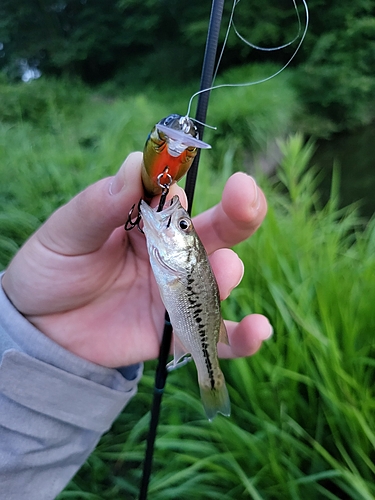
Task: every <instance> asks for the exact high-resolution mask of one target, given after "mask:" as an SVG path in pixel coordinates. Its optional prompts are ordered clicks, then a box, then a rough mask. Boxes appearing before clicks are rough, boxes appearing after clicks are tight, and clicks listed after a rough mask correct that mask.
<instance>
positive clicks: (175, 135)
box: [156, 123, 211, 149]
mask: <svg viewBox="0 0 375 500" xmlns="http://www.w3.org/2000/svg"><path fill="white" fill-rule="evenodd" d="M156 128H157V129H158V130H160V132H163V134H165V135H166V136H167V137H170V138H171V139H172V140H174V141H179V142H181V143H182V144H184V145H185V146H192V147H194V148H200V149H211V146H210V144H207V142H203V141H200V140H199V139H196V138H195V137H193V136H191V135H190V134H186V133H185V132H182V130H176V129H173V128H170V127H167V125H163V124H162V123H157V124H156Z"/></svg>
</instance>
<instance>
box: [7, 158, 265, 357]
mask: <svg viewBox="0 0 375 500" xmlns="http://www.w3.org/2000/svg"><path fill="white" fill-rule="evenodd" d="M141 159H142V155H141V153H133V154H131V155H130V156H129V157H128V158H127V159H126V160H125V162H124V164H123V165H122V167H121V168H120V170H119V172H118V173H117V174H116V176H115V177H109V178H106V179H102V180H100V181H98V182H97V183H95V184H93V185H91V186H89V187H88V188H87V189H85V190H84V191H83V192H81V193H80V194H78V195H77V196H76V197H75V198H73V199H72V200H71V201H70V202H69V203H67V204H66V205H64V206H63V207H61V208H60V209H59V210H57V211H56V212H54V213H53V214H52V215H51V217H50V218H49V219H48V220H47V221H46V222H45V223H44V224H43V225H42V226H41V227H40V228H39V230H38V231H36V233H34V234H33V235H32V236H31V237H30V239H29V240H28V241H27V242H26V243H25V244H24V246H23V247H22V248H21V249H20V250H19V252H18V253H17V254H16V255H15V257H14V258H13V260H12V262H11V263H10V265H9V267H8V269H7V271H6V273H5V275H4V276H3V280H2V284H3V288H4V290H5V292H6V294H7V295H8V297H9V298H10V300H11V301H12V303H13V304H14V306H15V307H16V308H17V309H18V310H19V311H20V312H21V313H22V314H23V315H25V316H26V318H27V319H28V320H29V321H30V322H31V323H33V324H34V325H35V326H36V327H37V328H38V329H39V330H40V331H42V332H43V333H44V334H45V335H47V336H48V337H50V338H51V339H52V340H54V341H55V342H57V343H58V344H60V345H62V346H63V347H65V348H66V349H68V350H69V351H71V352H73V353H74V354H76V355H78V356H80V357H82V358H84V359H87V360H89V361H92V362H94V363H97V364H99V365H103V366H106V367H120V366H126V365H130V364H133V363H137V362H139V361H145V360H147V359H153V358H156V357H157V355H158V352H159V345H160V340H161V335H162V332H163V325H164V306H163V304H162V301H161V299H160V295H159V291H158V288H157V285H156V283H155V280H154V277H153V274H152V271H151V268H150V264H149V259H148V254H147V248H146V243H145V238H144V236H143V235H142V234H141V233H140V232H139V231H137V230H133V231H131V232H125V230H124V227H123V226H124V224H125V221H126V219H127V214H128V211H129V208H130V207H131V206H132V205H133V203H137V202H138V201H139V199H140V198H141V197H142V196H143V187H142V183H141V173H140V172H141ZM175 194H178V195H179V197H180V199H181V201H182V203H184V202H185V204H186V199H185V193H184V191H183V190H182V189H181V188H180V187H178V186H177V185H173V186H172V187H171V189H170V195H169V196H170V197H171V196H173V195H175ZM266 211H267V205H266V200H265V197H264V195H263V193H262V191H261V190H260V188H259V187H257V185H256V184H255V182H254V180H253V179H252V178H251V177H249V176H248V175H246V174H243V173H237V174H234V175H233V176H232V177H231V178H230V179H229V180H228V182H227V184H226V186H225V188H224V191H223V197H222V201H221V203H219V204H218V205H216V206H215V207H213V208H211V209H210V210H208V211H206V212H204V213H202V214H200V215H199V216H197V217H196V218H195V219H194V225H195V228H196V230H197V232H198V234H199V235H200V237H201V240H202V242H203V244H204V245H205V247H206V249H207V252H208V253H209V255H210V262H211V265H212V268H213V270H214V273H215V275H216V278H217V281H218V285H219V289H220V295H221V298H226V297H227V296H228V295H229V293H230V291H231V290H232V289H233V288H234V287H235V286H236V285H237V284H238V283H239V281H240V280H241V278H242V274H243V265H242V262H241V261H240V259H239V258H238V257H237V255H236V254H235V253H234V252H233V251H232V250H230V249H229V248H230V247H231V246H233V245H235V244H236V243H239V242H240V241H242V240H245V239H246V238H248V237H249V236H250V235H251V234H252V233H253V232H254V231H255V230H256V229H257V228H258V227H259V225H260V224H261V222H262V220H263V218H264V216H265V214H266ZM226 324H227V330H228V335H229V340H230V344H231V345H230V347H229V346H226V345H222V344H219V345H218V349H219V355H221V356H223V357H236V356H248V355H250V354H253V353H254V352H256V351H257V350H258V348H259V347H260V345H261V343H262V340H264V339H266V338H268V337H269V336H270V335H271V333H272V328H271V326H270V324H269V322H268V320H267V319H266V318H265V317H264V316H261V315H258V314H253V315H250V316H247V317H245V318H244V319H243V320H242V321H241V322H240V323H235V322H226Z"/></svg>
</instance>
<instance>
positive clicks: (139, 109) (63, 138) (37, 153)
mask: <svg viewBox="0 0 375 500" xmlns="http://www.w3.org/2000/svg"><path fill="white" fill-rule="evenodd" d="M37 83H41V81H40V82H35V84H37ZM284 83H285V82H284ZM62 85H64V86H66V85H67V84H66V82H65V83H62ZM28 88H31V87H28ZM37 88H38V87H37V85H35V87H34V90H33V92H35V93H36V94H38V90H37ZM45 88H47V87H45ZM51 88H52V87H51ZM20 91H21V92H23V89H22V90H20ZM229 91H230V90H228V92H229ZM25 92H26V91H25ZM61 92H62V90H61ZM251 92H253V90H252V91H251ZM258 92H259V94H258ZM263 92H264V93H263ZM270 92H271V94H273V92H274V89H272V87H271V89H270ZM283 92H284V91H283ZM189 93H190V89H187V90H184V91H183V92H182V95H183V98H181V96H180V97H179V94H177V93H176V95H173V98H175V97H176V101H174V102H175V105H176V107H177V108H179V106H180V105H181V106H182V105H184V104H185V103H186V97H185V94H186V95H187V96H189ZM285 93H286V94H285V95H287V94H288V91H287V90H285ZM172 94H173V92H172ZM170 95H171V93H168V94H165V95H164V94H157V93H156V92H151V91H150V94H149V95H148V96H145V95H143V94H137V95H134V96H127V97H126V98H124V99H116V100H113V99H112V100H109V99H107V98H103V97H102V96H100V95H98V94H93V93H90V94H88V95H86V97H84V98H82V101H80V102H81V104H80V105H79V106H78V110H77V111H78V112H76V113H73V114H71V113H68V112H66V111H65V110H64V106H65V104H63V107H62V108H61V109H60V107H57V104H53V106H52V107H51V108H48V109H49V111H48V109H47V108H45V109H47V111H45V112H43V113H41V117H42V120H41V121H38V120H37V119H36V118H35V120H34V119H31V120H29V119H23V120H22V121H20V122H15V119H16V115H14V116H13V118H12V120H11V121H9V122H3V123H0V158H1V162H0V175H1V178H2V182H1V184H0V235H1V236H0V265H1V266H4V265H6V263H7V262H8V260H9V258H10V257H11V255H12V254H13V253H14V251H15V250H16V249H17V247H18V246H19V245H20V244H21V243H22V241H23V240H24V239H25V238H26V237H27V236H28V235H29V234H30V233H31V232H32V231H33V230H34V229H35V228H36V227H37V226H38V225H39V223H40V221H43V220H44V219H45V218H46V217H47V216H48V214H49V213H50V212H51V211H52V210H54V209H55V208H57V206H59V205H61V203H64V202H65V201H67V200H68V199H69V198H70V197H71V196H72V195H73V194H75V193H76V192H77V191H78V190H80V189H82V188H83V187H84V186H86V185H87V184H88V183H91V182H94V181H95V180H96V179H99V178H101V177H103V176H105V175H112V174H114V173H115V171H116V169H117V168H118V167H119V165H120V163H121V161H122V159H123V158H124V157H125V156H126V154H127V153H128V152H130V151H131V150H134V149H140V148H141V147H142V145H143V142H144V140H145V136H146V135H147V132H148V130H149V129H150V128H151V127H152V125H153V124H154V123H155V121H156V120H158V119H160V117H162V116H165V115H167V114H168V113H170V111H171V109H170V102H171V101H170V100H169V98H168V96H169V97H170ZM250 95H252V94H250ZM282 95H284V94H282ZM180 98H181V100H179V99H180ZM256 98H259V111H258V114H256V113H255V112H254V121H258V120H260V124H259V130H262V129H263V126H262V121H261V117H262V113H261V111H260V109H261V108H260V103H261V102H264V107H265V111H264V113H265V115H268V116H269V117H270V118H269V119H270V120H271V119H272V113H271V111H274V112H275V113H276V117H275V118H274V119H275V120H276V121H277V120H279V119H281V118H280V116H281V115H280V116H279V111H278V109H279V108H277V107H276V106H275V102H276V101H275V100H273V97H272V95H271V96H269V100H267V97H266V91H265V90H264V88H262V89H261V88H260V87H258V90H257V94H256V95H255V96H252V97H251V99H250V101H251V102H254V100H256ZM63 101H64V100H63ZM218 101H220V98H219V97H218ZM52 102H55V103H56V102H57V101H56V100H54V99H52ZM61 102H62V101H59V106H60V103H61ZM163 103H165V104H163ZM66 105H68V103H66ZM54 106H56V107H55V108H54ZM225 106H226V108H225V109H227V111H228V112H229V103H226V104H225ZM231 106H233V107H236V106H237V107H242V106H243V101H242V100H237V97H236V99H233V102H231ZM254 106H255V104H254ZM219 107H220V106H219V104H215V99H214V96H213V100H212V112H211V116H212V118H210V122H211V121H212V123H213V124H216V123H215V122H216V120H217V121H219V118H220V116H221V115H220V114H219V112H220V109H219ZM53 109H54V111H53ZM173 111H174V110H173ZM176 111H180V109H176ZM216 113H217V114H216ZM19 116H24V114H20V115H19ZM35 116H37V115H35ZM238 116H239V117H240V119H242V120H243V119H244V116H243V115H242V114H241V110H240V109H239V110H238ZM255 116H256V118H255ZM278 116H279V118H277V117H278ZM46 117H48V119H46ZM53 117H55V119H53ZM286 118H287V122H288V120H289V117H288V116H286ZM220 123H222V124H223V125H224V124H225V122H224V120H223V121H222V122H220ZM239 123H241V122H239ZM280 124H281V122H280ZM254 126H255V124H254ZM241 127H242V125H241ZM241 127H240V126H239V128H238V130H236V134H242V133H246V134H248V133H249V132H248V131H246V129H245V132H243V130H244V129H243V128H241ZM275 130H276V131H278V130H279V128H278V127H276V129H275ZM229 132H230V131H229V129H228V133H229ZM248 137H249V135H246V139H245V140H244V143H245V144H246V141H247V140H248ZM224 139H225V138H224V137H223V138H220V139H218V141H217V146H218V147H219V148H221V147H222V141H224ZM212 143H213V145H214V146H215V143H214V142H213V141H212ZM227 146H228V149H227V154H224V149H223V150H222V153H223V154H222V155H221V156H220V158H219V159H218V164H217V165H216V166H215V169H213V168H211V167H210V164H211V160H210V159H209V157H210V154H211V153H210V152H208V153H207V152H206V154H204V155H202V164H201V167H200V173H199V176H198V185H197V193H196V196H195V202H194V206H195V211H197V212H200V211H202V210H204V209H206V208H207V207H208V206H212V205H213V204H214V203H215V202H216V201H218V199H219V197H220V192H221V189H222V187H223V185H224V182H225V180H226V179H227V177H228V176H229V175H230V173H231V172H232V171H234V170H239V169H242V168H243V164H242V163H239V162H238V161H237V160H234V158H235V155H234V154H233V149H232V147H231V146H232V145H231V144H230V143H229V144H228V142H227ZM215 147H216V146H215ZM240 147H242V146H238V151H239V150H240ZM280 150H281V152H282V160H281V164H280V167H279V169H278V171H277V176H275V177H274V178H270V179H264V178H263V176H262V175H261V173H260V172H259V173H258V174H257V180H258V182H260V183H261V185H262V187H263V189H264V190H265V192H266V194H267V199H268V203H269V212H268V216H267V218H266V221H265V222H264V224H263V225H262V227H261V228H260V229H259V230H258V232H257V233H256V234H255V235H254V236H253V237H252V238H251V239H250V240H249V241H247V242H244V243H243V244H241V245H239V246H238V248H237V249H236V251H237V252H238V253H239V255H240V256H241V258H242V259H243V261H244V263H245V270H246V272H245V276H244V279H243V281H242V283H241V285H240V286H239V287H238V288H237V289H236V290H235V291H234V292H233V293H232V295H231V298H230V299H228V300H227V301H225V302H224V303H223V312H224V315H225V317H227V318H229V319H233V320H235V319H239V318H241V317H242V316H243V315H245V314H248V313H252V312H258V313H264V314H266V315H267V316H268V317H269V318H270V320H271V322H272V324H273V326H274V330H275V334H274V337H273V338H272V339H271V340H270V341H268V342H267V343H266V345H264V346H263V347H262V349H261V351H260V352H259V353H257V354H256V355H255V356H253V357H252V358H249V359H239V360H236V361H226V362H224V361H223V362H222V367H223V371H224V372H225V376H226V379H227V381H228V386H229V392H230V397H231V401H232V407H233V412H232V416H231V417H230V418H224V417H221V416H219V417H217V418H216V419H215V420H214V422H213V423H212V424H210V423H208V422H207V421H206V419H205V417H204V413H203V410H202V405H201V402H200V400H199V391H198V388H197V383H196V373H195V368H194V366H192V365H191V366H187V367H185V368H183V369H181V370H178V371H176V372H174V373H172V374H171V375H170V377H169V381H168V384H167V389H166V394H165V396H164V402H163V407H162V414H161V420H160V421H161V426H160V428H159V433H158V438H157V443H156V455H155V461H154V469H153V475H152V480H151V484H150V495H149V498H150V499H152V500H158V499H163V500H164V499H168V498H171V499H175V498H183V499H185V498H194V499H197V500H200V499H202V500H203V499H205V500H206V499H209V498H212V499H215V500H216V499H219V500H220V499H223V500H224V499H225V500H228V499H231V498H233V499H238V498H241V499H242V498H243V499H256V500H260V499H263V500H271V499H275V500H280V499H284V498H285V499H288V500H289V499H296V500H300V499H301V498H309V499H311V500H315V499H316V500H318V499H319V500H320V499H325V498H327V499H329V500H343V499H353V500H367V499H368V500H370V499H372V498H374V496H375V489H374V484H375V467H374V461H375V455H374V447H375V435H374V429H373V422H374V414H375V394H374V385H373V380H374V370H375V363H374V354H375V353H374V340H373V331H374V329H375V315H374V312H373V304H374V302H375V283H374V280H375V220H372V221H370V222H369V223H367V225H365V224H364V223H363V221H361V220H360V219H359V218H358V216H357V214H356V211H355V207H349V208H346V209H339V208H338V202H339V196H338V181H337V176H336V174H334V177H333V185H332V192H331V197H330V201H329V202H328V204H327V205H325V206H322V204H321V202H320V195H319V190H318V184H319V179H320V176H319V174H318V172H317V170H315V169H307V168H306V167H307V165H308V163H309V161H310V158H311V155H312V151H313V145H312V144H311V143H307V144H304V141H303V140H302V138H301V137H300V136H298V135H297V136H294V137H292V138H290V139H289V140H286V141H285V140H284V141H282V142H281V143H280ZM154 366H155V365H154V363H147V364H146V368H145V375H144V377H143V378H142V381H141V384H140V388H139V392H138V394H137V395H136V397H135V398H134V399H133V400H132V401H131V403H130V404H129V406H128V408H127V409H126V410H125V411H124V412H123V413H122V414H121V415H120V416H119V418H118V419H117V421H116V422H115V424H114V426H113V428H112V429H111V430H110V431H109V432H108V433H107V434H106V435H105V436H103V438H102V440H101V442H100V443H99V445H98V447H97V449H96V451H95V452H94V453H93V454H92V456H91V457H90V458H89V459H88V461H87V462H86V464H85V465H84V467H83V468H82V470H81V471H80V472H79V473H78V474H77V475H76V477H75V478H74V479H73V481H72V482H71V483H70V484H69V485H68V487H67V488H66V489H65V491H64V492H62V493H61V495H60V496H59V500H65V499H69V498H74V499H90V500H93V499H97V500H99V499H100V500H118V499H119V498H127V499H129V500H130V499H133V498H137V494H138V488H139V481H140V476H141V464H142V461H143V456H144V451H145V437H146V434H147V426H148V422H149V409H150V407H151V397H152V384H153V374H154Z"/></svg>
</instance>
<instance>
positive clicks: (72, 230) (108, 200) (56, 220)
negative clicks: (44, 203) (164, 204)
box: [36, 152, 143, 255]
mask: <svg viewBox="0 0 375 500" xmlns="http://www.w3.org/2000/svg"><path fill="white" fill-rule="evenodd" d="M141 163H142V153H139V152H137V153H131V154H130V155H129V156H128V157H127V158H126V160H125V162H124V163H123V164H122V166H121V168H120V170H119V171H118V172H117V174H116V175H115V177H108V178H106V179H102V180H100V181H98V182H96V183H95V184H92V185H91V186H89V187H88V188H86V189H85V190H84V191H82V192H81V193H79V194H78V195H77V196H75V197H74V198H73V199H72V200H70V201H69V202H68V203H67V204H66V205H64V206H62V207H61V208H59V209H58V210H57V211H56V212H54V213H53V214H52V215H51V217H50V218H49V219H48V220H47V221H46V222H45V224H44V225H43V226H42V227H41V228H40V229H39V231H38V232H37V235H36V236H37V237H38V239H39V241H40V242H41V243H42V244H43V245H45V246H46V247H47V248H49V249H50V250H52V251H54V252H56V253H60V254H64V255H81V254H86V253H89V252H94V251H95V250H97V249H98V248H100V247H101V246H102V245H103V243H104V242H105V241H106V240H107V239H108V237H109V236H110V234H111V233H112V231H113V230H114V229H115V228H117V227H119V226H121V225H124V224H125V222H126V220H127V217H128V213H129V210H130V208H131V207H132V205H133V204H134V203H138V201H139V199H140V198H141V197H142V195H143V187H142V181H141Z"/></svg>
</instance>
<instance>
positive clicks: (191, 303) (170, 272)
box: [141, 196, 230, 420]
mask: <svg viewBox="0 0 375 500" xmlns="http://www.w3.org/2000/svg"><path fill="white" fill-rule="evenodd" d="M141 213H142V218H143V221H144V232H145V235H146V238H147V246H148V251H149V255H150V262H151V266H152V269H153V272H154V275H155V279H156V281H157V284H158V286H159V291H160V294H161V298H162V300H163V303H164V305H165V307H166V309H167V311H168V313H169V317H170V320H171V324H172V326H173V332H174V335H175V337H176V336H177V339H176V338H175V357H174V360H173V361H172V363H171V365H172V367H174V366H176V365H177V364H178V361H179V360H180V359H181V358H182V357H183V356H184V355H185V354H187V353H190V354H191V356H192V358H193V360H194V362H195V364H196V367H197V372H198V382H199V386H200V391H201V397H202V402H203V405H204V408H205V410H206V414H207V416H208V418H209V419H210V420H211V419H212V418H213V417H214V416H215V415H216V413H218V412H220V413H223V414H224V415H229V414H230V402H229V396H228V392H227V388H226V385H225V380H224V375H223V373H222V371H221V369H220V367H219V362H218V356H217V343H218V341H219V340H220V341H224V342H226V343H228V341H227V336H226V331H225V326H224V323H223V321H222V318H221V313H220V297H219V290H218V287H217V283H216V279H215V276H214V274H213V272H212V269H211V266H210V264H209V261H208V257H207V254H206V251H205V249H204V247H203V244H202V243H201V241H200V240H199V238H198V236H197V234H196V232H195V230H194V227H193V225H192V222H191V219H190V217H189V215H188V213H187V212H186V211H185V210H184V208H183V207H182V206H181V204H180V201H179V199H178V197H177V196H175V197H174V198H173V200H172V204H171V205H170V206H169V207H168V208H167V209H165V210H163V211H161V212H156V211H155V210H152V209H151V208H150V207H149V206H148V205H147V204H146V203H144V202H142V204H141ZM181 225H182V227H181Z"/></svg>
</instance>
